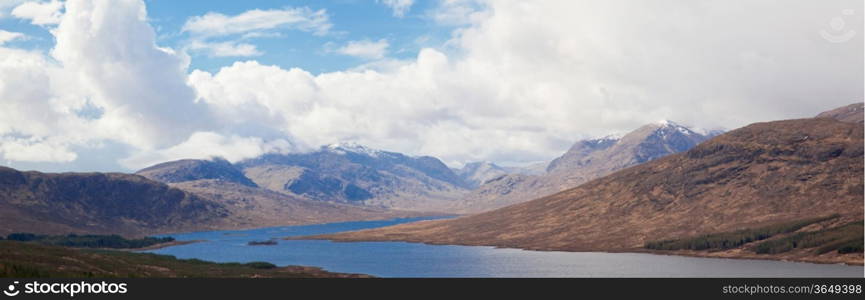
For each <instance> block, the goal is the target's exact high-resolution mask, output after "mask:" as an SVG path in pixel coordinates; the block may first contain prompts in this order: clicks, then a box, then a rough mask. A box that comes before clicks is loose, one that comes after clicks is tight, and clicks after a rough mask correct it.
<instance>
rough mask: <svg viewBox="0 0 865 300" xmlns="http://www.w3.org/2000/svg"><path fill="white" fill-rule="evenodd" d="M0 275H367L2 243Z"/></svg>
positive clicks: (306, 276) (147, 276)
mask: <svg viewBox="0 0 865 300" xmlns="http://www.w3.org/2000/svg"><path fill="white" fill-rule="evenodd" d="M0 277H37V278H47V277H62V278H86V277H97V278H117V277H120V278H136V277H146V278H166V277H197V278H250V277H255V278H257V277H279V278H310V277H368V276H365V275H356V274H342V273H333V272H327V271H324V270H322V269H320V268H315V267H299V266H289V267H277V266H275V265H273V264H270V263H266V262H253V263H246V264H241V263H214V262H208V261H203V260H198V259H177V258H175V257H174V256H168V255H157V254H149V253H132V252H126V251H112V250H93V249H74V248H68V247H59V246H49V245H40V244H35V243H25V242H18V241H8V240H7V241H0Z"/></svg>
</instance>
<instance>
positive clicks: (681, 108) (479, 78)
mask: <svg viewBox="0 0 865 300" xmlns="http://www.w3.org/2000/svg"><path fill="white" fill-rule="evenodd" d="M452 2H453V3H454V5H456V4H459V3H463V2H459V1H452ZM845 3H847V4H848V5H853V7H860V6H861V4H856V3H853V2H845ZM472 5H479V7H483V8H484V11H474V12H472V13H468V14H467V15H468V17H465V16H466V14H459V15H463V16H464V17H463V19H464V20H468V21H462V22H461V23H467V24H468V25H466V26H467V27H463V28H459V29H457V30H456V31H455V37H454V39H453V40H452V41H450V43H449V44H450V45H451V46H452V47H454V49H455V51H453V53H446V52H442V51H439V50H434V49H424V50H422V51H421V52H420V53H419V55H418V56H417V58H416V59H415V60H409V61H406V62H402V63H396V64H393V65H389V66H388V67H386V68H381V69H376V70H373V69H358V70H349V71H343V72H332V73H322V74H319V75H311V74H309V73H308V72H305V71H303V70H298V69H290V70H285V69H281V68H278V67H273V66H262V65H260V64H257V63H254V62H246V63H238V64H235V65H233V66H231V67H227V68H223V69H222V70H220V71H219V72H216V73H214V74H210V73H206V72H196V73H195V74H193V75H192V76H190V82H191V83H192V84H193V86H195V88H196V90H197V91H198V93H199V96H201V97H202V99H203V100H202V101H204V102H206V103H208V104H209V105H211V106H212V107H214V109H216V110H218V111H223V112H224V113H225V114H227V115H232V116H233V118H239V119H243V120H249V121H250V122H253V120H262V121H261V122H263V123H266V124H268V125H267V126H272V127H277V128H284V129H285V130H286V131H287V132H291V133H292V134H293V135H294V136H295V137H296V138H297V139H298V140H299V141H301V142H303V143H305V144H309V145H316V144H326V143H329V142H333V141H339V140H353V141H359V142H361V143H364V144H368V145H370V146H374V147H380V148H385V149H392V150H395V151H402V152H407V153H413V154H428V155H434V156H437V157H440V158H442V159H444V160H445V161H446V162H449V163H457V164H458V163H461V162H466V161H472V160H491V161H496V162H504V163H509V162H520V161H522V162H529V161H538V160H545V159H550V158H552V157H555V156H557V155H559V154H561V153H562V152H563V151H564V150H566V149H567V147H568V146H569V145H570V144H571V143H573V141H574V140H576V139H578V138H582V137H588V136H597V135H604V134H608V133H610V132H622V131H629V130H632V129H634V128H637V127H639V126H640V125H642V124H645V123H649V122H653V121H654V120H657V119H672V120H677V121H679V122H681V123H685V124H689V125H695V126H700V127H706V128H714V127H718V126H722V127H726V128H736V127H739V126H743V125H746V124H748V123H751V122H757V121H765V120H775V119H785V118H793V117H807V116H811V115H814V114H815V113H817V112H819V111H820V110H823V109H828V108H831V107H833V106H840V105H843V104H847V103H850V102H854V101H861V91H862V89H863V78H862V74H861V72H860V71H861V70H857V69H855V68H852V67H850V66H861V65H862V64H863V63H862V52H863V51H862V43H861V40H855V41H851V42H850V43H847V44H842V45H838V44H832V43H828V42H826V41H823V40H821V39H820V37H819V35H817V34H816V33H817V32H818V31H819V30H820V29H821V28H822V27H821V26H829V25H828V23H827V22H828V21H829V20H831V18H832V17H834V16H835V15H836V14H838V13H839V12H837V11H835V10H833V9H832V7H834V6H832V5H825V4H822V3H815V2H808V1H798V2H790V1H766V0H762V1H754V2H749V3H748V4H747V5H745V6H742V5H727V4H724V3H722V2H713V1H664V2H662V3H653V4H638V3H630V2H629V3H627V4H626V3H620V2H616V1H613V2H607V1H534V2H526V1H520V2H511V1H485V2H483V3H479V4H472ZM780 6H783V7H786V9H785V10H784V13H779V11H778V10H777V7H780ZM842 6H843V5H842ZM816 12H825V16H824V15H820V14H818V13H816ZM767 16H771V17H767ZM466 18H467V19H466ZM848 22H851V24H853V23H855V24H861V16H858V17H856V16H854V17H851V19H850V20H848ZM857 38H860V39H861V36H860V37H857ZM805 58H807V59H805ZM782 87H783V88H782ZM238 108H240V109H241V111H237V110H236V109H238Z"/></svg>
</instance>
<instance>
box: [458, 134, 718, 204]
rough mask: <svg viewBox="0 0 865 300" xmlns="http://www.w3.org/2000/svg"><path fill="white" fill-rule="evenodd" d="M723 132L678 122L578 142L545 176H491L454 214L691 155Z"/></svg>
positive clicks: (537, 195) (562, 188)
mask: <svg viewBox="0 0 865 300" xmlns="http://www.w3.org/2000/svg"><path fill="white" fill-rule="evenodd" d="M719 133H720V132H719V131H714V132H709V133H706V134H702V133H698V132H697V131H694V130H692V129H690V128H688V127H685V126H682V125H679V124H677V123H675V122H672V121H661V122H657V123H653V124H648V125H645V126H642V127H640V128H637V129H636V130H634V131H632V132H629V133H627V134H624V135H618V136H617V135H611V136H606V137H602V138H597V139H587V140H581V141H577V142H576V143H575V144H574V145H573V146H571V148H570V149H569V150H568V151H567V152H566V153H565V154H564V155H562V156H560V157H558V158H556V159H554V160H553V161H552V162H550V163H549V164H548V165H547V168H546V172H545V173H543V174H540V175H526V174H501V173H499V175H498V176H495V177H493V176H490V177H492V178H489V179H486V180H485V181H484V182H483V184H482V185H480V186H479V187H478V188H477V189H475V190H474V191H472V192H471V193H469V194H468V195H466V196H465V197H463V198H462V199H461V201H459V202H457V203H455V204H456V205H455V206H453V207H451V209H450V211H455V212H460V213H478V212H483V211H487V210H492V209H496V208H501V207H505V206H508V205H512V204H516V203H520V202H524V201H528V200H532V199H535V198H538V197H541V196H546V195H550V194H553V193H557V192H559V191H562V190H565V189H568V188H573V187H576V186H578V185H580V184H582V183H584V182H587V181H589V180H591V179H595V178H598V177H601V176H604V175H607V174H610V173H612V172H615V171H617V170H621V169H624V168H627V167H630V166H634V165H637V164H641V163H645V162H648V161H651V160H654V159H657V158H661V157H664V156H666V155H670V154H674V153H678V152H681V151H685V150H688V149H690V148H692V147H694V146H696V145H697V144H699V143H701V142H703V141H705V140H706V139H709V138H711V137H713V136H715V135H717V134H719Z"/></svg>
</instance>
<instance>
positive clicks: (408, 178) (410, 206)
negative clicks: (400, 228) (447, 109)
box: [238, 143, 468, 210]
mask: <svg viewBox="0 0 865 300" xmlns="http://www.w3.org/2000/svg"><path fill="white" fill-rule="evenodd" d="M238 166H239V167H240V168H242V169H243V171H244V174H246V176H247V177H249V178H250V179H252V180H253V181H254V182H255V183H256V184H258V185H259V186H261V187H264V188H267V189H270V190H274V191H278V192H281V193H286V194H291V195H299V196H303V197H307V198H311V199H315V200H319V201H329V202H343V203H352V204H361V205H371V206H381V207H388V208H398V209H406V210H438V209H440V208H441V207H443V206H445V204H446V203H448V202H449V201H453V200H455V199H457V198H459V197H461V196H462V195H463V194H464V193H466V192H467V190H468V186H467V184H465V183H464V182H463V180H462V179H460V178H459V176H457V175H456V174H454V173H453V171H452V170H451V169H449V168H448V167H447V166H446V165H445V164H444V163H442V162H441V161H440V160H438V159H437V158H434V157H430V156H419V157H412V156H407V155H404V154H401V153H397V152H390V151H384V150H378V149H373V148H369V147H366V146H363V145H360V144H356V143H339V144H332V145H327V146H322V147H321V148H319V150H317V151H314V152H310V153H294V154H266V155H263V156H260V157H258V158H254V159H249V160H246V161H242V162H240V163H238Z"/></svg>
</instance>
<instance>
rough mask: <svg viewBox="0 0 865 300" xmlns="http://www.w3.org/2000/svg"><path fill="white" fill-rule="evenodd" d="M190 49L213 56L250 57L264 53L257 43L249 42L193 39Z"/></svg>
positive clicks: (188, 47)
mask: <svg viewBox="0 0 865 300" xmlns="http://www.w3.org/2000/svg"><path fill="white" fill-rule="evenodd" d="M186 49H187V50H190V51H203V52H205V53H206V54H207V55H208V56H211V57H249V56H260V55H262V54H263V53H262V52H261V51H259V50H258V48H257V47H256V46H255V45H252V44H247V43H238V42H233V41H228V42H202V41H192V42H191V43H190V44H189V45H188V46H187V47H186Z"/></svg>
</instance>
